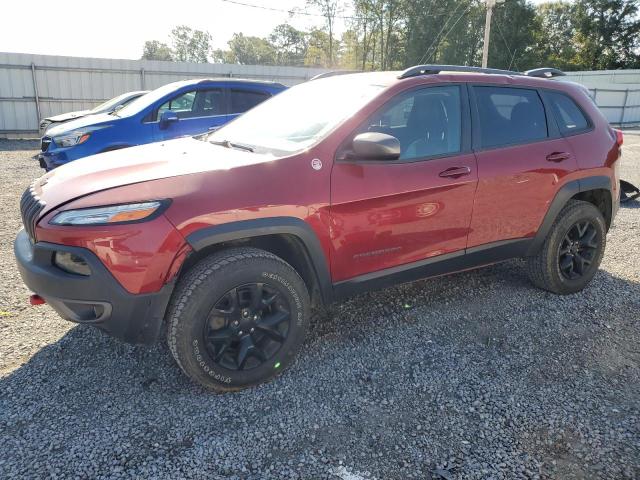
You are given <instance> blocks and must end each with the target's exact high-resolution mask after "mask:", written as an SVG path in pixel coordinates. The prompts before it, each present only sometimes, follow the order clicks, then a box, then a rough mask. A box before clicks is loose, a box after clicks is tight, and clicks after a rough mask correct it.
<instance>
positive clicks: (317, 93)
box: [208, 74, 387, 155]
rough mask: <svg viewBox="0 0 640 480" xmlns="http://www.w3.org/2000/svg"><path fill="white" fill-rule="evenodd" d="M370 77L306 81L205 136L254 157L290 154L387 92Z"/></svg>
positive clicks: (382, 83)
mask: <svg viewBox="0 0 640 480" xmlns="http://www.w3.org/2000/svg"><path fill="white" fill-rule="evenodd" d="M384 80H385V78H384V77H380V76H377V75H374V74H364V75H363V74H358V75H341V76H335V77H329V78H323V79H319V80H313V81H310V82H306V83H303V84H300V85H297V86H295V87H292V88H290V89H288V90H285V91H284V92H282V93H279V94H278V95H276V96H275V97H273V98H271V99H269V100H267V101H266V102H263V103H261V104H260V105H258V106H257V107H254V108H253V109H251V110H249V111H248V112H246V113H245V114H243V115H241V116H240V117H238V118H237V119H235V120H234V121H232V122H230V123H228V124H227V125H225V126H224V127H222V128H220V129H219V130H217V131H215V132H214V133H212V134H210V135H209V136H208V140H209V141H210V142H212V143H218V144H227V145H230V144H233V143H235V144H239V145H245V146H250V147H252V148H253V149H254V151H256V152H258V153H265V152H269V153H271V154H273V155H288V154H291V153H295V152H298V151H301V150H304V149H305V148H308V147H310V146H311V145H313V144H315V143H317V142H318V141H319V140H321V139H322V138H324V137H325V136H327V135H328V134H329V133H330V132H331V131H332V130H333V129H334V128H335V127H337V126H338V125H339V124H340V123H342V121H343V120H345V119H346V118H348V117H350V116H351V115H353V114H354V113H356V112H357V111H358V110H360V109H361V108H362V107H364V106H365V105H366V104H367V103H368V102H369V101H371V100H372V99H373V98H374V97H375V96H377V95H378V94H379V93H380V92H381V91H382V90H384V89H385V88H386V86H387V85H386V83H387V82H386V81H384Z"/></svg>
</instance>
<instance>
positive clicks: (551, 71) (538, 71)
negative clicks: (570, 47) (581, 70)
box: [524, 68, 566, 78]
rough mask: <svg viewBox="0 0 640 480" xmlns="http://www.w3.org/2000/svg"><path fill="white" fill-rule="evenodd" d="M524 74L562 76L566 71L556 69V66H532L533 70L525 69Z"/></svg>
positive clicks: (548, 76)
mask: <svg viewBox="0 0 640 480" xmlns="http://www.w3.org/2000/svg"><path fill="white" fill-rule="evenodd" d="M524 74H525V75H526V76H527V77H537V78H553V77H563V76H565V75H566V73H564V72H563V71H562V70H558V69H557V68H534V69H533V70H527V71H526V72H524Z"/></svg>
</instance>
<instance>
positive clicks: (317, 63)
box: [304, 28, 330, 67]
mask: <svg viewBox="0 0 640 480" xmlns="http://www.w3.org/2000/svg"><path fill="white" fill-rule="evenodd" d="M308 39H309V44H308V47H307V53H306V55H305V57H304V64H305V65H306V66H309V67H328V66H329V65H330V61H329V51H330V49H329V35H328V34H327V33H326V32H324V31H322V30H320V29H319V28H314V29H312V30H311V31H310V32H309V37H308Z"/></svg>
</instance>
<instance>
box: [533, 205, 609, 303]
mask: <svg viewBox="0 0 640 480" xmlns="http://www.w3.org/2000/svg"><path fill="white" fill-rule="evenodd" d="M606 235H607V227H606V224H605V220H604V217H603V216H602V213H601V212H600V210H598V209H597V208H596V207H595V206H594V205H592V204H591V203H588V202H583V201H580V200H570V201H569V202H568V203H567V205H566V206H565V207H564V208H563V209H562V210H561V211H560V213H559V214H558V218H556V220H555V222H554V223H553V225H552V226H551V230H550V231H549V233H548V235H547V238H546V240H545V242H544V244H543V245H542V247H541V248H540V251H539V252H538V253H537V254H536V255H534V256H532V257H528V258H527V268H528V272H529V278H530V279H531V281H532V282H533V284H534V285H536V286H537V287H539V288H542V289H544V290H548V291H550V292H553V293H557V294H559V295H568V294H571V293H576V292H579V291H580V290H582V289H583V288H584V287H586V286H587V284H588V283H589V282H590V281H591V279H593V277H594V275H595V274H596V272H597V271H598V267H599V266H600V262H601V261H602V257H603V255H604V249H605V245H606V240H607V236H606Z"/></svg>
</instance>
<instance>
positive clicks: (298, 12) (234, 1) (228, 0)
mask: <svg viewBox="0 0 640 480" xmlns="http://www.w3.org/2000/svg"><path fill="white" fill-rule="evenodd" d="M220 1H221V2H225V3H232V4H233V5H240V6H242V7H249V8H257V9H259V10H267V11H270V12H280V13H288V14H289V15H291V16H294V15H305V16H307V17H322V18H325V15H322V14H321V13H311V12H305V11H301V10H297V9H295V8H292V9H290V10H286V9H283V8H274V7H267V6H265V5H255V4H253V3H247V2H240V1H239V0H220ZM333 17H334V18H340V19H343V20H376V19H375V18H369V17H358V16H354V15H334V16H333Z"/></svg>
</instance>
